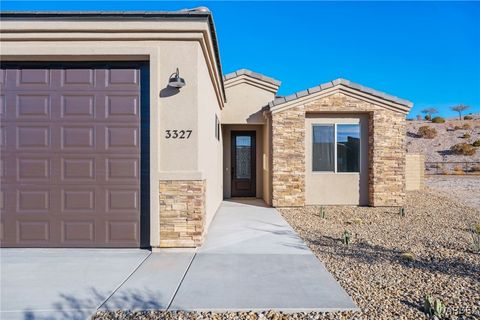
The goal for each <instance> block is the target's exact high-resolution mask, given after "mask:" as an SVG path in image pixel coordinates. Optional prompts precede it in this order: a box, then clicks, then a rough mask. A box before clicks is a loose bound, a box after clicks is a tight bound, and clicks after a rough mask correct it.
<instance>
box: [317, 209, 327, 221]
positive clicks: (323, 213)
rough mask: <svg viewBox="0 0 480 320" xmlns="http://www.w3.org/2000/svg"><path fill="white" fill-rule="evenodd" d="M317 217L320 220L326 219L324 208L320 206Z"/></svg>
mask: <svg viewBox="0 0 480 320" xmlns="http://www.w3.org/2000/svg"><path fill="white" fill-rule="evenodd" d="M318 216H319V217H320V218H322V219H326V215H325V208H324V207H323V206H321V207H320V209H319V210H318Z"/></svg>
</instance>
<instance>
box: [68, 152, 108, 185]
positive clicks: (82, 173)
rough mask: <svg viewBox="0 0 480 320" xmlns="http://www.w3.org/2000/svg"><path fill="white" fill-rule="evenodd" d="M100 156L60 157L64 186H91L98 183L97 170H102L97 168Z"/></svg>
mask: <svg viewBox="0 0 480 320" xmlns="http://www.w3.org/2000/svg"><path fill="white" fill-rule="evenodd" d="M96 158H98V156H85V155H78V154H77V155H62V154H60V155H59V162H60V177H61V181H60V183H62V184H68V183H74V184H78V183H79V182H81V183H82V184H90V183H98V182H100V181H98V180H97V179H96V178H97V170H98V171H101V170H102V168H101V167H99V166H97V163H98V161H97V160H96Z"/></svg>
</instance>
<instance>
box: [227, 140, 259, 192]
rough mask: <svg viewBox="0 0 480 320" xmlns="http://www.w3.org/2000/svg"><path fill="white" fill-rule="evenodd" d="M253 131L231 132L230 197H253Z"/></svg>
mask: <svg viewBox="0 0 480 320" xmlns="http://www.w3.org/2000/svg"><path fill="white" fill-rule="evenodd" d="M255 154H256V152H255V131H232V197H255V194H256V190H255V168H256V166H255Z"/></svg>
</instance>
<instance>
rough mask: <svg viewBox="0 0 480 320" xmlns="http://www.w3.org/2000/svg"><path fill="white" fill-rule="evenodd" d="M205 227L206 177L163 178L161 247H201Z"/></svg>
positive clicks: (161, 188)
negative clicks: (198, 178)
mask: <svg viewBox="0 0 480 320" xmlns="http://www.w3.org/2000/svg"><path fill="white" fill-rule="evenodd" d="M204 227H205V180H167V181H160V247H198V246H200V245H201V244H202V240H203V232H204Z"/></svg>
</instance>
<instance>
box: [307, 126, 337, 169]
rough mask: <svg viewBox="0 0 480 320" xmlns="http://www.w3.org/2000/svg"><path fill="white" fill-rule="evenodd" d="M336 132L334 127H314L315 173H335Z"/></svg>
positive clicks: (313, 167) (313, 164) (313, 165)
mask: <svg viewBox="0 0 480 320" xmlns="http://www.w3.org/2000/svg"><path fill="white" fill-rule="evenodd" d="M334 130H335V127H334V126H333V125H315V126H313V146H312V154H313V163H312V170H313V171H335V162H334V161H335V160H334V158H335V149H334V148H335V136H334Z"/></svg>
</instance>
